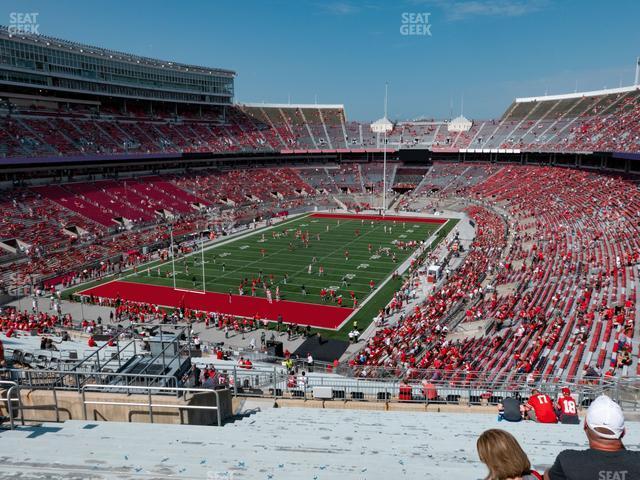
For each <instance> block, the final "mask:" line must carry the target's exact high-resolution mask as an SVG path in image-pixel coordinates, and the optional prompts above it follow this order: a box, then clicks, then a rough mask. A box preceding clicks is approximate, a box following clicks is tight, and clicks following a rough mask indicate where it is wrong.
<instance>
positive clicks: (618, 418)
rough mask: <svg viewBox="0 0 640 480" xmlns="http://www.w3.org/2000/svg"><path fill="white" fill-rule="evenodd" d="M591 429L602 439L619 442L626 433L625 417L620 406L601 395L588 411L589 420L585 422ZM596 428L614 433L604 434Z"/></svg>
mask: <svg viewBox="0 0 640 480" xmlns="http://www.w3.org/2000/svg"><path fill="white" fill-rule="evenodd" d="M585 421H586V422H587V426H588V427H589V429H590V430H591V431H592V432H593V433H595V434H596V435H598V436H599V437H602V438H608V439H610V440H617V439H619V438H620V437H622V434H623V433H624V415H623V413H622V409H621V408H620V405H618V404H617V403H616V402H614V401H613V400H611V398H609V397H607V396H606V395H600V396H599V397H598V398H596V399H595V400H594V401H593V402H591V405H590V406H589V410H587V418H586V420H585ZM596 428H603V429H607V430H609V431H611V432H612V433H602V432H599V431H597V430H595V429H596Z"/></svg>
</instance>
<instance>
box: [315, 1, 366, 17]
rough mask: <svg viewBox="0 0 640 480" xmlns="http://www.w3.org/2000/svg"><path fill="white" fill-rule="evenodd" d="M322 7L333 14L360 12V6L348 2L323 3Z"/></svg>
mask: <svg viewBox="0 0 640 480" xmlns="http://www.w3.org/2000/svg"><path fill="white" fill-rule="evenodd" d="M322 9H323V10H324V11H326V12H327V13H330V14H332V15H351V14H353V13H358V12H359V11H360V8H359V7H357V6H356V5H354V4H352V3H348V2H328V3H324V4H322Z"/></svg>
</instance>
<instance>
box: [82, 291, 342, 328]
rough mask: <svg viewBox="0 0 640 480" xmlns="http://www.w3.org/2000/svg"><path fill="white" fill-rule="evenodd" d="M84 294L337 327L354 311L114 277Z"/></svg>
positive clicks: (321, 326)
mask: <svg viewBox="0 0 640 480" xmlns="http://www.w3.org/2000/svg"><path fill="white" fill-rule="evenodd" d="M81 293H82V294H83V295H94V296H96V297H103V298H112V299H115V298H118V297H119V298H121V299H122V300H129V301H132V302H144V303H151V304H154V305H161V306H164V307H171V308H177V307H180V306H184V307H186V308H190V309H193V310H201V311H205V312H218V313H225V314H229V315H237V316H240V317H253V316H255V315H256V314H258V315H259V316H260V318H266V319H269V320H272V321H275V320H277V318H278V315H282V320H283V321H284V322H287V323H297V324H299V325H303V326H306V325H311V326H312V327H317V328H329V329H336V328H338V327H339V326H340V324H341V323H342V322H343V321H344V320H345V319H346V318H347V317H348V316H349V315H351V313H352V312H353V309H352V308H347V307H335V306H333V305H315V304H312V303H301V302H291V301H286V300H281V301H280V302H276V301H274V302H273V303H269V302H268V301H267V300H266V299H264V298H258V297H251V296H246V295H243V296H240V295H232V296H231V303H229V295H228V294H225V293H216V292H206V293H197V292H191V291H185V290H174V289H173V288H171V287H163V286H159V285H147V284H144V283H134V282H125V281H120V280H118V281H115V282H109V283H105V284H103V285H98V286H97V287H93V288H90V289H88V290H84V291H83V292H81Z"/></svg>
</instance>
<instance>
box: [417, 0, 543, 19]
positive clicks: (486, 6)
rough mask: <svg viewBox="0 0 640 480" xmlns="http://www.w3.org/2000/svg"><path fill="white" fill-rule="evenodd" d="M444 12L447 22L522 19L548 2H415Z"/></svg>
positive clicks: (533, 0)
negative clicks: (478, 19)
mask: <svg viewBox="0 0 640 480" xmlns="http://www.w3.org/2000/svg"><path fill="white" fill-rule="evenodd" d="M414 3H416V4H421V5H430V6H433V7H436V8H438V9H440V10H442V11H443V13H444V14H445V17H446V18H447V20H452V21H456V20H466V19H468V18H473V17H520V16H523V15H528V14H530V13H535V12H539V11H541V10H543V9H544V8H546V7H547V5H548V1H547V0H414Z"/></svg>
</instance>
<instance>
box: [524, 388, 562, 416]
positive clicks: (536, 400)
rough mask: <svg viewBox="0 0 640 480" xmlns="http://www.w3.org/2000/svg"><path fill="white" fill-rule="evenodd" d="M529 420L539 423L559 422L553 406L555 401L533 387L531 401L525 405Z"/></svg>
mask: <svg viewBox="0 0 640 480" xmlns="http://www.w3.org/2000/svg"><path fill="white" fill-rule="evenodd" d="M525 408H526V410H527V415H528V417H529V420H533V421H534V422H538V423H558V417H556V412H555V410H554V408H553V401H552V400H551V398H550V397H549V395H546V394H544V393H541V392H540V390H537V389H535V388H534V389H533V390H532V391H531V396H530V397H529V401H528V402H527V404H526V405H525Z"/></svg>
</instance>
